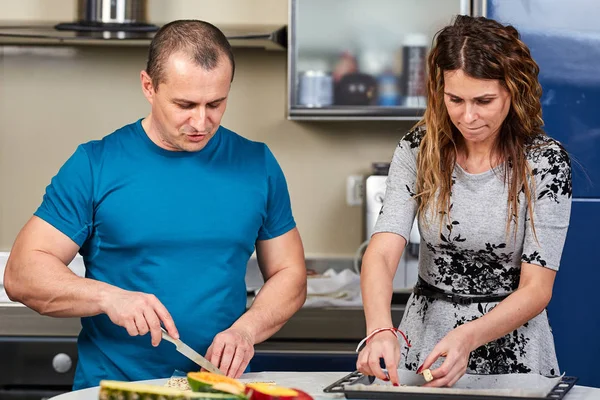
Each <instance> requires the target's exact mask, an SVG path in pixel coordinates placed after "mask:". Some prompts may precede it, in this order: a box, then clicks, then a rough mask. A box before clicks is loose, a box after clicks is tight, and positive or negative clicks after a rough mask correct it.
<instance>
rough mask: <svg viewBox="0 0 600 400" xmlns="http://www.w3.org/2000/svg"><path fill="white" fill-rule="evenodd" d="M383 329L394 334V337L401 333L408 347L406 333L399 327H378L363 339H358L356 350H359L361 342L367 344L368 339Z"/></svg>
mask: <svg viewBox="0 0 600 400" xmlns="http://www.w3.org/2000/svg"><path fill="white" fill-rule="evenodd" d="M385 331H391V332H392V333H393V334H394V335H396V337H398V333H400V334H401V335H402V337H403V338H404V341H405V342H406V346H408V347H410V343H409V342H408V339H407V338H406V335H405V334H404V332H402V331H401V330H400V329H398V328H393V327H392V328H378V329H375V330H374V331H373V332H371V333H369V334H368V335H367V337H366V338H364V339H363V340H361V341H360V343H359V344H358V346H357V347H356V352H357V353H358V351H359V350H360V347H361V346H362V345H363V344H367V343H369V340H370V339H371V338H372V337H373V336H374V335H375V334H377V333H379V332H385Z"/></svg>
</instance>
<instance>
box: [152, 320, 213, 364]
mask: <svg viewBox="0 0 600 400" xmlns="http://www.w3.org/2000/svg"><path fill="white" fill-rule="evenodd" d="M160 329H161V331H162V338H163V339H165V340H167V341H169V342H171V343H173V344H174V345H175V348H176V349H177V351H178V352H180V353H181V354H183V355H184V356H186V357H187V358H189V359H190V360H192V361H193V362H195V363H196V364H198V365H199V366H201V367H202V368H204V369H205V370H207V371H209V372H212V373H215V374H219V375H223V372H221V370H219V368H217V367H215V365H214V364H213V363H211V362H210V361H208V360H207V359H206V358H204V357H202V356H201V355H200V354H198V353H196V352H195V351H194V350H193V349H192V348H191V347H190V346H188V345H187V344H185V343H183V342H182V341H181V340H180V339H175V338H173V337H172V336H171V335H169V334H168V333H167V331H166V330H165V328H163V327H161V328H160Z"/></svg>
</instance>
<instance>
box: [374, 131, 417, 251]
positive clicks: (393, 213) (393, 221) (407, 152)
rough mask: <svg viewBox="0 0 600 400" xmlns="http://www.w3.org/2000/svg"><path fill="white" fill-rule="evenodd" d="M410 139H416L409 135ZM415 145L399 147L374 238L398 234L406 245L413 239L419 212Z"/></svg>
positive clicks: (392, 165)
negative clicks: (410, 238) (412, 229)
mask: <svg viewBox="0 0 600 400" xmlns="http://www.w3.org/2000/svg"><path fill="white" fill-rule="evenodd" d="M408 135H413V133H409V134H408ZM414 147H415V144H414V142H413V141H410V140H407V139H403V140H401V141H400V143H398V146H397V147H396V150H395V151H394V155H393V157H392V162H391V163H390V170H389V172H388V177H387V180H386V190H385V197H384V199H383V206H382V207H381V211H380V212H379V217H378V218H377V222H376V223H375V229H374V230H373V234H375V233H380V232H391V233H396V234H398V235H400V236H402V237H404V239H406V241H408V239H409V235H410V231H411V228H412V226H413V221H414V219H415V214H416V212H417V201H416V200H415V198H414V196H415V183H416V179H417V161H416V152H415V151H414Z"/></svg>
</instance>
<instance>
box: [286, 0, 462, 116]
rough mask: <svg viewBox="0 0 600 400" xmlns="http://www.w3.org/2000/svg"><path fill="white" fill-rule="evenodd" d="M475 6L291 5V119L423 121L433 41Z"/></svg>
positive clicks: (376, 1)
mask: <svg viewBox="0 0 600 400" xmlns="http://www.w3.org/2000/svg"><path fill="white" fill-rule="evenodd" d="M470 13H471V1H470V0H290V21H289V29H288V34H289V43H288V85H289V87H288V95H289V101H288V118H289V119H295V120H307V119H311V120H348V119H353V120H384V119H388V120H389V119H392V120H418V119H420V118H421V116H422V115H423V112H424V110H425V81H426V75H425V71H426V68H425V64H426V60H427V54H428V52H429V49H430V47H431V43H432V39H433V37H434V35H435V33H436V32H437V31H438V30H440V29H441V28H442V27H444V26H445V25H447V24H449V23H451V22H452V20H453V18H454V16H456V15H457V14H470Z"/></svg>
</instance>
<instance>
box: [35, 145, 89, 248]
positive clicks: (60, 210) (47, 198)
mask: <svg viewBox="0 0 600 400" xmlns="http://www.w3.org/2000/svg"><path fill="white" fill-rule="evenodd" d="M92 188H93V180H92V169H91V164H90V159H89V157H88V154H87V152H86V151H85V149H84V148H83V147H82V146H79V147H78V148H77V150H75V153H74V154H73V155H72V156H71V157H70V158H69V159H68V160H67V162H66V163H65V164H64V165H63V166H62V167H61V168H60V170H59V171H58V173H57V174H56V176H54V177H53V178H52V181H51V182H50V185H48V187H47V188H46V193H45V194H44V198H43V201H42V204H41V205H40V207H39V208H38V209H37V211H36V212H35V213H34V215H35V216H37V217H39V218H41V219H43V220H44V221H46V222H48V223H49V224H50V225H52V226H54V227H55V228H56V229H58V230H59V231H61V232H62V233H64V234H65V235H66V236H68V237H69V238H71V240H73V241H74V242H75V243H77V245H79V246H80V247H81V246H82V245H83V243H84V242H85V241H86V239H87V238H88V236H89V235H90V232H91V227H92V215H93V195H92Z"/></svg>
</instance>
